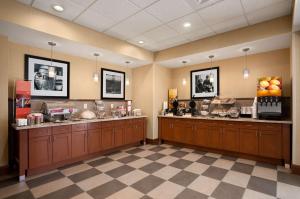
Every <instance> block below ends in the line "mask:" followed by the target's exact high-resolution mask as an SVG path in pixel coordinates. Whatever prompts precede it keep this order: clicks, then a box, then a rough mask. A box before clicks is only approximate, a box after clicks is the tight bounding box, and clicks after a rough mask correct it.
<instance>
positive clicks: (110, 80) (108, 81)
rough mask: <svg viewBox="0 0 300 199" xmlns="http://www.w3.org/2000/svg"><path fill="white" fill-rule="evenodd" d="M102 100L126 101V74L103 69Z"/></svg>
mask: <svg viewBox="0 0 300 199" xmlns="http://www.w3.org/2000/svg"><path fill="white" fill-rule="evenodd" d="M101 99H110V100H125V72H123V71H117V70H111V69H107V68H101Z"/></svg>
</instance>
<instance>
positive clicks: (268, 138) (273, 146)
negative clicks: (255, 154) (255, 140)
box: [259, 129, 282, 158]
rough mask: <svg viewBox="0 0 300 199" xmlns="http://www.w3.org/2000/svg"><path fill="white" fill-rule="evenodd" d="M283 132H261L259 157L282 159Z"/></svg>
mask: <svg viewBox="0 0 300 199" xmlns="http://www.w3.org/2000/svg"><path fill="white" fill-rule="evenodd" d="M281 150H282V147H281V131H280V130H278V129H277V130H276V131H271V130H260V131H259V155H260V156H264V157H269V158H281Z"/></svg>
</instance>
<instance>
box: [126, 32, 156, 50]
mask: <svg viewBox="0 0 300 199" xmlns="http://www.w3.org/2000/svg"><path fill="white" fill-rule="evenodd" d="M139 41H143V42H144V43H143V44H140V43H139ZM127 42H129V43H131V44H133V45H137V46H140V47H142V48H145V47H147V46H151V47H153V46H155V45H156V43H155V42H154V41H153V40H150V39H149V38H147V37H145V36H142V35H140V36H137V37H134V38H132V39H129V40H127Z"/></svg>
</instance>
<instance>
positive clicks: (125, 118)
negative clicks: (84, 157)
mask: <svg viewBox="0 0 300 199" xmlns="http://www.w3.org/2000/svg"><path fill="white" fill-rule="evenodd" d="M146 117H147V116H127V117H121V118H105V119H91V120H88V119H85V120H79V121H68V120H66V121H64V122H60V123H56V122H45V123H41V124H35V125H31V126H17V125H16V124H12V125H11V126H12V127H13V128H14V129H15V130H17V131H19V130H27V129H34V128H43V127H52V126H63V125H72V124H82V123H91V122H105V121H116V120H128V119H138V118H146Z"/></svg>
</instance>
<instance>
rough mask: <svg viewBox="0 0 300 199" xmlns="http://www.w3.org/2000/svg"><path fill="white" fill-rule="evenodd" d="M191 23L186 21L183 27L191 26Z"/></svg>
mask: <svg viewBox="0 0 300 199" xmlns="http://www.w3.org/2000/svg"><path fill="white" fill-rule="evenodd" d="M191 25H192V24H191V23H190V22H185V23H184V24H183V27H185V28H189V27H191Z"/></svg>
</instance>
